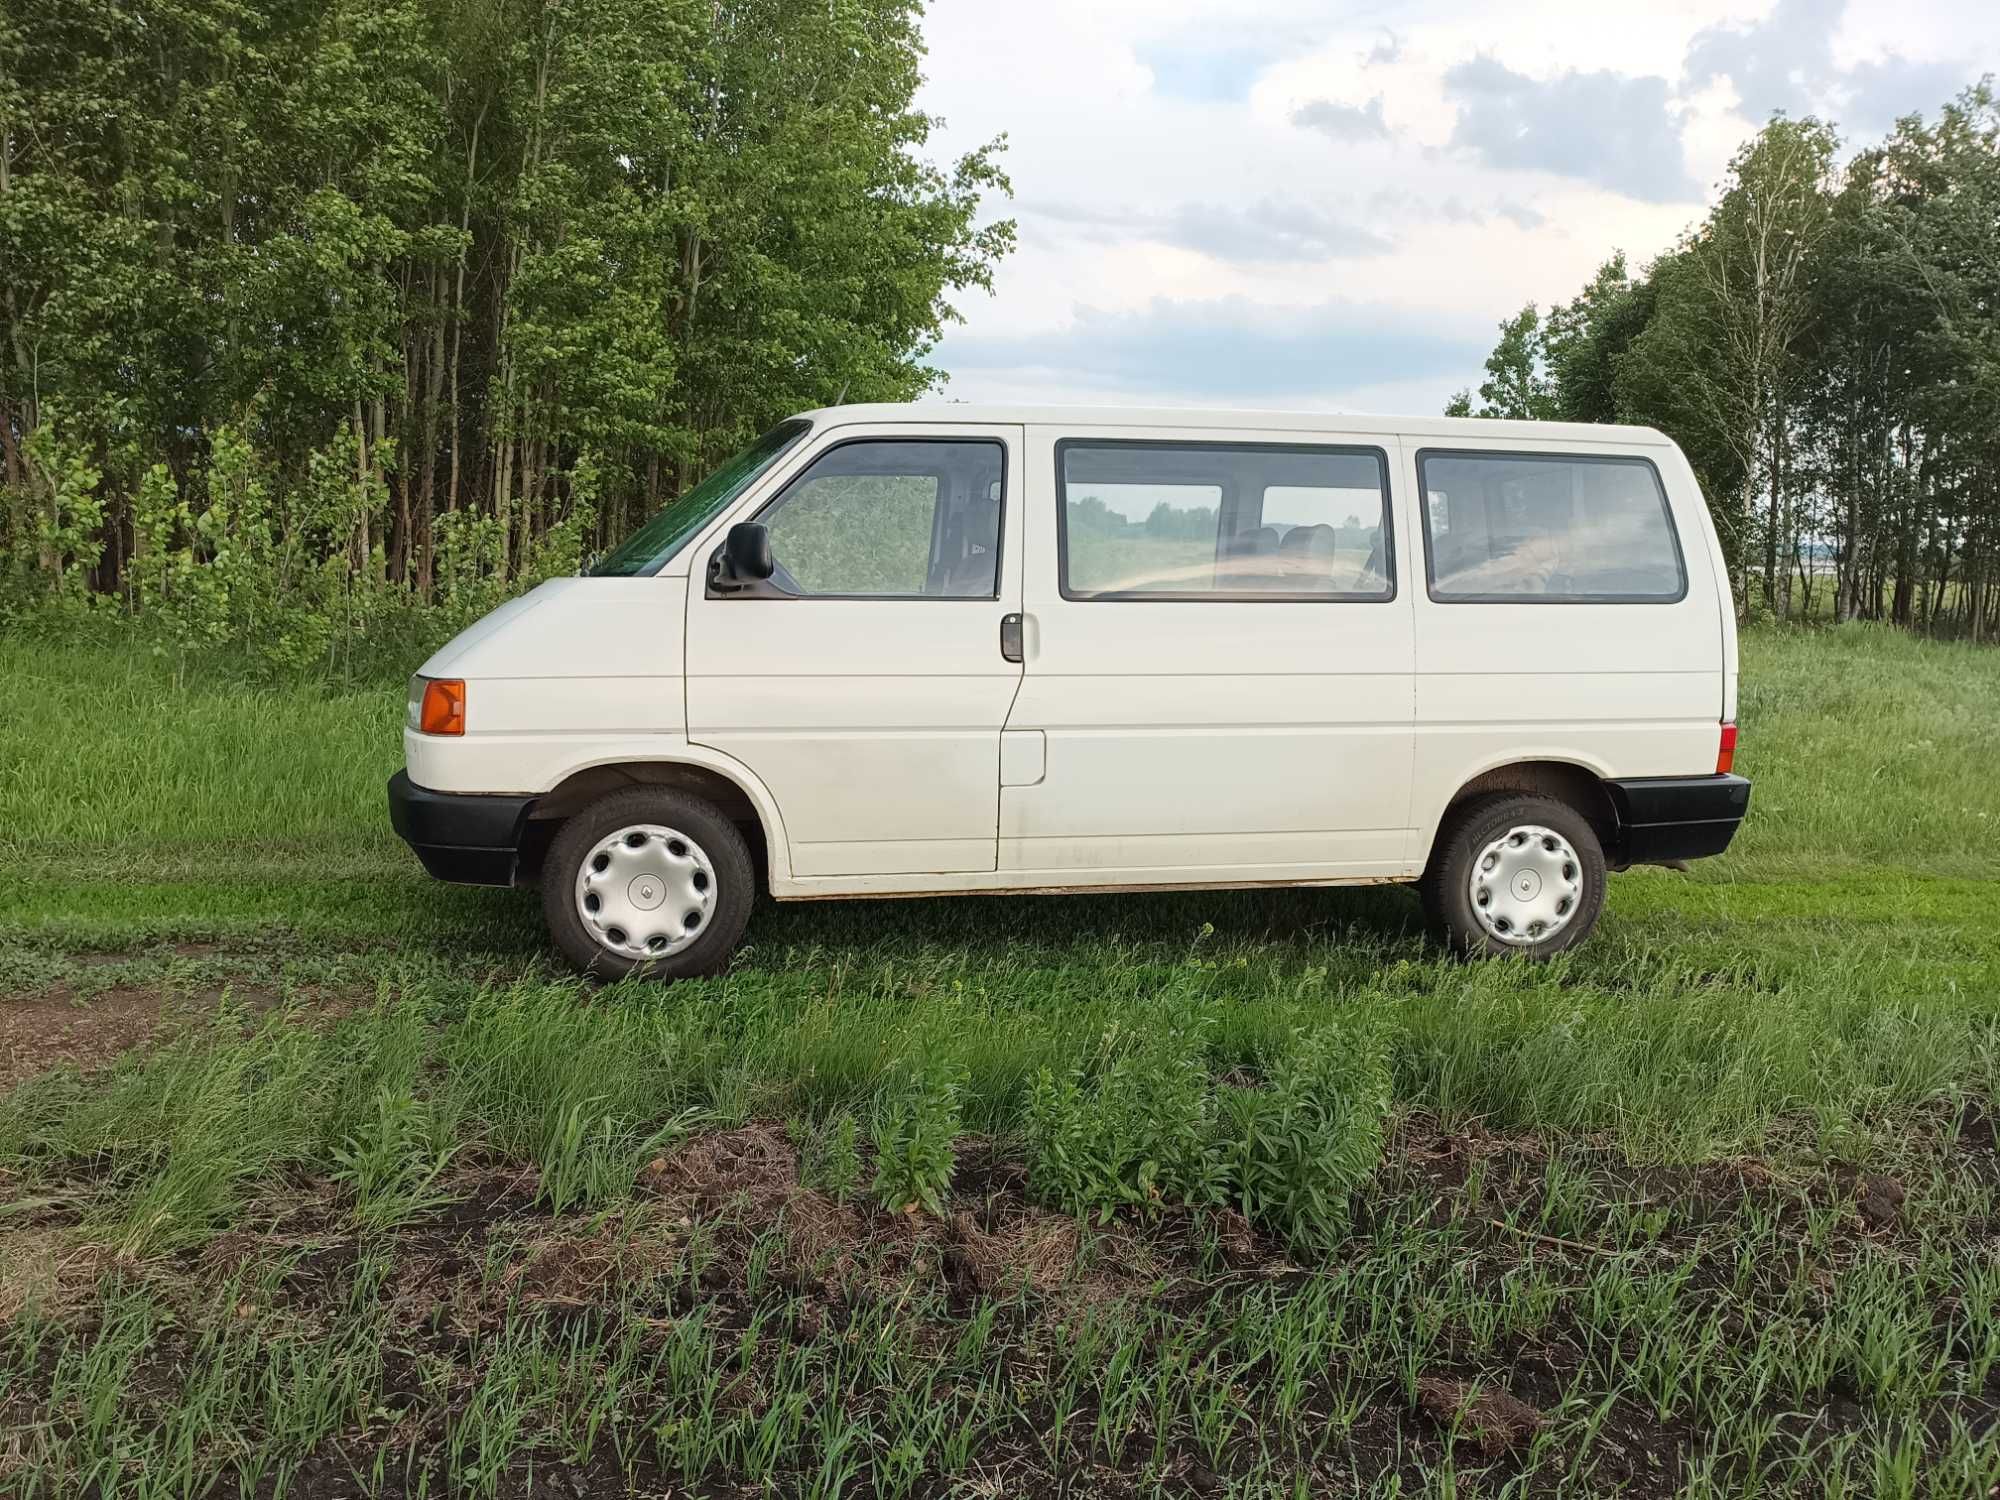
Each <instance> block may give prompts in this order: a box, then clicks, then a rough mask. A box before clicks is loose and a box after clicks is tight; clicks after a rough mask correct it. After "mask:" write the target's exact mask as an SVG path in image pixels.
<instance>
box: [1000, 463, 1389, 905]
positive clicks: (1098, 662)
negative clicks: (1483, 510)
mask: <svg viewBox="0 0 2000 1500" xmlns="http://www.w3.org/2000/svg"><path fill="white" fill-rule="evenodd" d="M1396 451H1397V449H1396V440H1395V439H1394V437H1393V436H1390V435H1387V434H1384V435H1382V436H1359V437H1349V436H1345V435H1342V436H1323V435H1317V434H1303V433H1298V432H1284V431H1276V432H1263V431H1255V430H1244V431H1234V430H1232V431H1228V432H1213V433H1211V432H1197V431H1187V430H1183V429H1167V428H1136V429H1124V428H1110V427H1102V428H1098V427H1093V428H1090V429H1081V430H1080V429H1067V428H1057V427H1042V426H1035V427H1030V428H1029V429H1028V435H1027V452H1028V465H1027V469H1028V486H1029V515H1030V517H1031V519H1032V524H1031V525H1030V527H1029V529H1028V535H1027V540H1026V557H1027V577H1026V581H1025V585H1024V589H1025V592H1024V604H1025V610H1026V630H1025V639H1026V642H1027V650H1026V655H1027V662H1026V668H1027V670H1026V674H1025V676H1024V677H1023V678H1022V682H1021V694H1020V699H1019V701H1018V702H1017V703H1016V705H1015V709H1014V713H1013V714H1012V716H1011V717H1010V718H1009V720H1008V736H1007V738H1008V740H1009V742H1010V744H1009V754H1008V756H1007V765H1006V767H1005V768H1004V770H1003V784H1002V787H1001V791H1000V867H1001V869H1003V870H1023V871H1026V870H1038V871H1047V872H1050V883H1052V884H1053V883H1063V884H1173V883H1187V884H1233V883H1250V882H1258V881H1274V882H1275V881H1299V880H1312V879H1356V878H1369V877H1374V876H1392V875H1401V874H1405V873H1407V867H1408V851H1407V846H1408V843H1409V800H1410V798H1409V793H1410V754H1411V735H1412V702H1413V688H1412V675H1411V674H1412V641H1411V624H1410V609H1409V604H1408V601H1407V598H1406V589H1407V583H1406V576H1407V571H1406V570H1407V561H1406V558H1405V556H1404V554H1405V551H1406V548H1405V546H1404V543H1403V540H1402V538H1401V537H1399V536H1398V535H1397V528H1396V525H1395V508H1394V506H1393V504H1392V503H1391V496H1392V471H1393V467H1394V465H1393V455H1395V453H1396ZM1016 742H1021V743H1020V747H1019V749H1018V750H1017V749H1016Z"/></svg>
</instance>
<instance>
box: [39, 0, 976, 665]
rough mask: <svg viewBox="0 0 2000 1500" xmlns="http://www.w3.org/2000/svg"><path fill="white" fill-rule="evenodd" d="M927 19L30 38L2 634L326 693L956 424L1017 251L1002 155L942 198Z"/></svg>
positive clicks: (47, 26) (852, 4) (820, 9)
mask: <svg viewBox="0 0 2000 1500" xmlns="http://www.w3.org/2000/svg"><path fill="white" fill-rule="evenodd" d="M920 14H921V6H920V5H919V3H918V0H816V3H814V4H812V5H801V4H798V3H796V0H176V3H173V4H143V5H132V4H130V3H126V0H49V3H47V4H44V5H40V6H37V7H35V10H34V17H33V20H32V21H30V20H29V19H27V18H26V17H25V16H24V15H23V13H22V12H21V11H20V10H18V9H16V10H15V11H14V12H13V15H12V16H11V18H10V17H6V16H0V480H3V481H4V486H5V505H4V512H3V513H0V527H4V535H0V566H4V568H5V570H6V571H5V576H4V580H0V582H3V583H4V592H0V608H6V609H10V610H11V611H12V612H13V613H15V614H16V615H17V616H18V615H20V614H21V613H23V612H24V611H40V610H43V609H45V608H46V607H48V606H49V605H50V603H51V602H52V601H56V602H63V601H66V602H67V603H68V604H69V605H71V606H73V607H74V608H75V609H77V610H78V611H82V612H88V611H90V610H92V609H100V610H101V609H102V608H103V607H104V600H105V599H106V598H107V597H109V598H111V599H114V600H116V601H117V603H118V605H119V607H120V608H122V609H124V610H128V611H135V612H145V613H156V614H159V615H161V616H163V617H165V618H167V619H168V620H169V621H171V622H172V623H173V624H174V633H175V634H176V635H178V636H179V637H180V638H182V639H183V641H184V642H186V643H197V644H198V643H200V642H201V641H204V640H216V641H220V640H222V639H224V638H236V637H247V636H249V635H251V634H253V633H257V632H260V631H261V632H262V633H264V634H266V635H268V634H269V632H270V631H273V630H277V631H279V632H280V633H282V631H283V630H284V629H292V630H293V631H294V632H295V635H296V638H295V639H293V640H292V641H291V642H290V643H289V644H288V645H286V646H283V647H282V648H280V647H278V646H277V645H276V644H275V642H271V643H269V644H270V646H271V649H273V650H274V651H275V652H276V654H278V655H280V656H286V657H296V658H298V659H300V660H305V659H309V658H310V657H311V656H313V655H314V654H315V653H317V652H319V651H321V650H322V648H326V647H327V646H328V643H329V642H330V641H331V640H333V639H334V638H336V637H338V636H340V635H342V634H343V633H352V632H353V631H354V630H356V629H359V628H362V626H364V625H365V623H366V622H365V620H363V619H362V618H361V616H362V615H365V614H366V613H367V612H368V611H370V610H373V611H376V612H378V613H379V612H382V611H391V612H393V611H394V610H396V609H401V608H407V607H409V606H411V605H413V604H414V605H421V604H423V603H426V602H429V601H433V600H438V599H446V598H456V599H463V600H464V602H465V604H466V607H467V608H471V607H476V606H477V605H478V604H480V603H482V602H483V601H484V598H485V597H487V596H490V594H491V593H493V592H494V591H496V590H499V589H502V588H505V587H507V586H509V585H513V586H518V584H519V583H520V582H521V581H522V580H523V579H525V578H529V577H533V576H536V575H538V574H543V573H547V572H551V571H556V570H559V569H563V568H572V567H574V566H575V562H576V559H577V557H578V556H579V555H581V554H584V553H588V552H589V551H591V550H593V549H595V548H598V547H602V546H606V545H609V544H611V543H613V542H615V541H616V540H617V539H619V538H620V537H621V536H622V535H623V534H624V533H625V532H626V531H627V530H629V529H630V527H631V526H632V525H634V524H635V523H636V522H637V521H638V520H639V519H640V518H641V517H642V516H644V515H645V514H647V513H649V512H650V511H652V510H654V509H656V508H657V507H658V505H659V504H660V503H662V502H663V501H664V500H666V499H667V498H670V497H671V496H673V495H674V494H676V493H678V492H679V491H680V490H681V489H683V488H685V487H686V486H687V485H688V484H690V483H691V482H692V480H693V479H694V478H696V477H699V475H700V474H701V473H702V472H704V471H705V470H706V469H707V468H710V467H712V466H713V465H714V464H716V463H717V462H719V461H720V460H721V459H722V458H723V457H725V456H726V455H727V454H728V453H730V452H732V451H734V450H736V449H737V448H738V447H740V446H741V445H742V444H743V443H745V442H746V441H747V440H748V439H750V438H751V437H753V436H754V435H755V434H756V432H757V431H759V430H760V429H761V428H762V427H764V426H766V425H768V424H769V423H770V422H771V421H772V420H774V419H775V418H777V417H778V416H780V415H782V414H784V413H787V412H791V411H795V410H798V409H800V408H804V407H811V406H816V405H824V404H827V403H830V402H833V401H836V400H840V399H842V398H845V399H848V400H902V399H908V398H910V397H913V396H916V395H918V394H920V393H922V392H923V391H925V390H926V389H928V388H930V387H931V386H932V385H934V384H935V382H936V379H937V376H936V372H935V371H933V370H932V369H930V368H928V367H927V366H926V365H925V363H924V359H925V355H926V353H927V352H928V351H929V349H930V348H931V347H932V346H933V344H934V342H935V340H936V338H937V336H938V334H939V332H940V330H941V328H942V326H943V325H944V324H945V323H946V322H947V321H948V320H950V319H951V318H952V317H953V316H954V311H953V307H952V302H951V299H952V297H953V295H954V294H955V293H957V292H960V291H962V290H964V289H968V288H981V287H986V286H988V285H989V284H990V280H991V276H992V271H993V268H994V266H995V264H996V263H997V261H998V260H999V259H1000V257H1002V256H1003V255H1004V254H1005V253H1006V252H1007V251H1008V249H1009V248H1010V247H1011V245H1012V242H1013V225H1012V223H1011V221H1008V220H1004V219H1000V220H995V219H993V218H992V217H991V215H990V212H989V211H988V210H989V209H990V200H992V199H994V198H995V197H999V196H1004V194H1005V193H1006V192H1007V190H1008V184H1007V182H1006V178H1005V176H1004V175H1003V173H1002V172H1001V170H1000V168H999V165H998V153H999V151H1000V149H1001V145H1002V143H1001V142H998V141H996V142H993V143H990V144H989V145H987V146H985V147H983V148H981V149H979V150H976V151H973V152H971V153H969V154H967V155H964V156H962V157H960V158H958V159H957V160H956V161H953V162H949V163H946V164H944V165H942V166H940V165H936V164H933V163H932V162H930V161H929V160H928V158H927V157H926V156H925V154H924V148H925V146H926V143H927V139H928V137H929V134H930V132H931V129H932V127H933V125H934V123H935V122H933V121H932V120H931V119H930V118H929V117H927V116H926V115H924V114H923V113H921V112H920V111H918V110H917V109H916V108H915V107H914V104H913V99H914V96H915V92H916V88H917V85H918V82H919V71H918V70H919V64H920V62H921V59H922V55H923V45H922V39H921V34H920V30H919V21H920ZM357 611H359V612H360V614H357ZM260 614H261V615H262V617H263V618H262V619H261V621H260V619H259V616H260ZM300 614H303V615H306V616H325V617H326V619H325V620H324V621H323V622H322V623H321V624H318V625H315V624H314V623H313V622H312V620H311V619H307V620H306V622H305V623H304V624H303V625H301V624H300V623H299V621H298V620H296V619H293V618H292V616H295V615H300ZM280 616H282V617H283V620H282V623H281V622H280V619H279V617H280Z"/></svg>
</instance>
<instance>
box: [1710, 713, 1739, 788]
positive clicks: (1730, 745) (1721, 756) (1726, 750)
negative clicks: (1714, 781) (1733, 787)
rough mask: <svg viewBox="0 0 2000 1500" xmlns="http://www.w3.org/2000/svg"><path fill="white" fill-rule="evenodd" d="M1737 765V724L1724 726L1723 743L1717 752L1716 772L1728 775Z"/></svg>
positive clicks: (1720, 774) (1719, 774)
mask: <svg viewBox="0 0 2000 1500" xmlns="http://www.w3.org/2000/svg"><path fill="white" fill-rule="evenodd" d="M1735 767H1736V726H1735V725H1734V724H1724V725H1723V726H1722V744H1721V745H1720V746H1718V747H1717V749H1716V752H1715V774H1716V775H1718V776H1727V775H1728V774H1729V773H1730V772H1731V771H1732V770H1734V769H1735Z"/></svg>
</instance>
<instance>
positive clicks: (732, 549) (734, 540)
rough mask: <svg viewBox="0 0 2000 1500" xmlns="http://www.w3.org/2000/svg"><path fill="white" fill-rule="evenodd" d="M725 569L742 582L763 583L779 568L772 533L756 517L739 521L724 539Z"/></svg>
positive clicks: (733, 577) (723, 557) (723, 555)
mask: <svg viewBox="0 0 2000 1500" xmlns="http://www.w3.org/2000/svg"><path fill="white" fill-rule="evenodd" d="M722 566H723V571H724V572H725V573H726V574H727V575H728V576H729V577H730V578H731V579H732V580H734V581H736V582H739V583H762V582H763V581H764V580H765V579H767V578H769V577H770V576H771V575H772V574H773V573H775V572H776V571H777V569H778V564H777V560H776V559H775V558H773V557H772V556H771V533H770V530H769V528H768V527H764V526H760V525H758V524H757V523H756V522H755V521H739V522H737V523H736V524H735V525H734V526H732V527H730V528H729V535H728V537H726V538H725V539H724V541H723V543H722Z"/></svg>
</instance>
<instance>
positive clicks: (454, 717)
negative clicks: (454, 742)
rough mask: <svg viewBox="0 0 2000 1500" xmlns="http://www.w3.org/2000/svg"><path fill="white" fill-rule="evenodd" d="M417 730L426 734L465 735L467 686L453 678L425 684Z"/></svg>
mask: <svg viewBox="0 0 2000 1500" xmlns="http://www.w3.org/2000/svg"><path fill="white" fill-rule="evenodd" d="M417 728H419V729H421V730H422V731H423V732H424V733H425V734H464V733H465V684H464V683H463V682H460V681H458V680H457V679H456V678H451V677H440V678H437V679H436V680H435V681H432V682H427V683H425V684H424V702H423V707H422V708H421V709H420V710H419V711H418V714H417Z"/></svg>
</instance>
